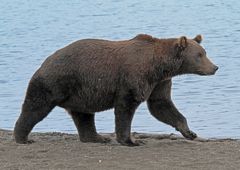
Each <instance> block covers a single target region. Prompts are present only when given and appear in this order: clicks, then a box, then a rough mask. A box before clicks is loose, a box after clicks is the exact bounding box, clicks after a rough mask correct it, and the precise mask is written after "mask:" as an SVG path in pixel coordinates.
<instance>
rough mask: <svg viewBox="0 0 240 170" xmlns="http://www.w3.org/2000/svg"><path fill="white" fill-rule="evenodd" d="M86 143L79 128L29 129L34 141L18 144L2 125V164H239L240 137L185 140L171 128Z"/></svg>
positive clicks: (28, 168)
mask: <svg viewBox="0 0 240 170" xmlns="http://www.w3.org/2000/svg"><path fill="white" fill-rule="evenodd" d="M103 135H105V136H108V137H111V138H112V142H111V143H109V144H98V143H82V142H80V141H79V139H78V136H77V135H76V134H74V135H73V134H65V133H55V132H54V133H31V135H30V139H33V140H34V141H35V142H34V143H32V144H27V145H23V144H16V143H15V142H14V141H13V137H12V131H6V130H1V129H0V169H1V170H2V169H8V170H9V169H10V170H11V169H12V170H13V169H14V170H17V169H24V170H34V169H78V170H79V169H81V170H85V169H89V170H95V169H98V170H113V169H125V170H128V169H129V170H130V169H131V170H135V169H138V170H140V169H141V170H145V169H146V170H158V169H176V170H187V169H204V170H205V169H231V170H232V169H236V170H239V169H240V140H233V139H207V140H205V139H197V140H194V141H189V140H186V139H184V138H182V137H180V136H176V135H173V134H170V135H168V134H166V135H153V134H138V133H134V134H133V136H135V138H137V139H141V140H143V141H144V142H145V144H144V145H142V146H138V147H126V146H121V145H119V144H118V143H117V142H116V141H115V138H114V134H103Z"/></svg>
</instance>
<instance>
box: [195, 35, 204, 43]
mask: <svg viewBox="0 0 240 170" xmlns="http://www.w3.org/2000/svg"><path fill="white" fill-rule="evenodd" d="M202 39H203V38H202V35H197V36H196V37H195V38H193V40H194V41H196V42H197V43H198V44H200V43H201V42H202Z"/></svg>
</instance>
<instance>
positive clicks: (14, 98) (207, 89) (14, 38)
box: [0, 0, 240, 138]
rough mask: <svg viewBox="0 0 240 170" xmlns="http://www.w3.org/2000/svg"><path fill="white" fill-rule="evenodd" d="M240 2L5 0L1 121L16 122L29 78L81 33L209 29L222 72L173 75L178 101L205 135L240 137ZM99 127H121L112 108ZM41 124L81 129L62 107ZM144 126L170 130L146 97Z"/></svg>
mask: <svg viewBox="0 0 240 170" xmlns="http://www.w3.org/2000/svg"><path fill="white" fill-rule="evenodd" d="M239 9H240V1H233V0H229V1H223V0H222V1H217V0H212V1H211V0H210V1H184V2H181V1H177V0H173V1H163V0H158V1H157V0H156V1H137V0H132V1H127V0H125V1H116V0H111V1H109V0H107V1H104V0H97V1H92V2H88V1H77V0H71V1H62V0H51V1H49V0H41V1H34V0H30V1H26V0H25V1H17V0H11V1H1V3H0V128H5V129H13V127H14V123H15V121H16V119H17V117H18V116H19V114H20V109H21V104H22V102H23V98H24V95H25V92H26V88H27V84H28V81H29V79H30V78H31V76H32V74H33V73H34V71H35V70H36V69H37V68H38V67H39V66H40V64H41V63H42V62H43V61H44V60H45V59H46V57H47V56H49V55H50V54H51V53H53V52H54V51H56V50H57V49H59V48H61V47H64V46H65V45H67V44H69V43H70V42H73V41H75V40H78V39H83V38H104V39H112V40H119V39H129V38H132V37H134V36H135V35H136V34H138V33H147V34H151V35H153V36H156V37H163V38H166V37H179V36H181V35H186V36H188V37H194V36H195V35H196V34H199V33H201V34H202V35H203V36H204V40H203V43H202V44H203V46H204V47H205V49H206V51H207V53H208V55H209V56H210V58H211V59H212V60H213V61H214V63H215V64H217V65H218V66H219V68H220V69H219V71H218V72H217V74H216V75H215V76H209V77H201V76H193V75H185V76H180V77H176V78H174V79H173V94H172V95H173V96H172V97H173V100H174V102H175V104H176V106H177V107H178V109H179V110H180V111H181V112H182V113H183V114H184V115H185V117H186V118H187V119H188V122H189V126H190V127H191V129H192V130H193V131H195V132H196V133H197V134H198V135H199V136H202V137H218V138H220V137H232V138H240V11H239ZM96 124H97V129H98V131H100V132H113V131H114V116H113V110H109V111H106V112H102V113H97V116H96ZM34 131H41V132H42V131H44V132H45V131H61V132H68V133H76V129H75V127H74V125H73V122H72V120H71V118H70V117H69V115H68V114H67V113H66V112H65V111H64V110H63V109H60V108H56V109H54V110H53V111H52V113H51V114H50V115H49V116H48V117H47V118H46V119H44V121H42V122H40V123H39V124H38V125H37V126H36V127H35V128H34ZM132 131H137V132H152V133H171V132H175V130H174V129H173V128H171V127H170V126H167V125H165V124H163V123H161V122H159V121H157V120H156V119H154V118H153V117H152V116H151V115H150V113H149V112H148V109H147V107H146V104H142V105H141V106H140V107H139V108H138V110H137V112H136V114H135V117H134V121H133V130H132Z"/></svg>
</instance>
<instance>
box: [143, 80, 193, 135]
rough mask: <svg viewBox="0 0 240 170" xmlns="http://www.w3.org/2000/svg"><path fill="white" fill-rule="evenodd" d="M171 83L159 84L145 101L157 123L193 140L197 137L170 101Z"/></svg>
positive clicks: (169, 81) (167, 81)
mask: <svg viewBox="0 0 240 170" xmlns="http://www.w3.org/2000/svg"><path fill="white" fill-rule="evenodd" d="M171 86H172V81H171V80H166V81H163V82H161V83H159V84H158V85H157V86H156V87H155V89H154V90H153V92H152V94H151V95H150V97H149V99H148V100H147V104H148V108H149V111H150V113H151V114H152V115H153V116H154V117H155V118H157V119H158V120H159V121H161V122H164V123H166V124H169V125H171V126H173V127H175V128H176V130H178V131H180V132H181V133H182V135H183V136H184V137H185V138H187V139H191V140H193V139H195V138H196V137H197V135H196V134H195V133H194V132H192V131H191V130H190V129H189V127H188V124H187V120H186V118H185V117H184V116H183V115H182V114H181V113H180V112H179V111H178V110H177V108H176V107H175V106H174V104H173V102H172V100H171Z"/></svg>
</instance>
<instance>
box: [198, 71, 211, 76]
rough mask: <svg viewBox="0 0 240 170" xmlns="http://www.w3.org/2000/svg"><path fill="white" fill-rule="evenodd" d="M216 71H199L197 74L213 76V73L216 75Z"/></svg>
mask: <svg viewBox="0 0 240 170" xmlns="http://www.w3.org/2000/svg"><path fill="white" fill-rule="evenodd" d="M215 72H216V71H212V72H209V73H206V72H202V71H198V72H197V74H198V75H200V76H211V75H214V74H215Z"/></svg>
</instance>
